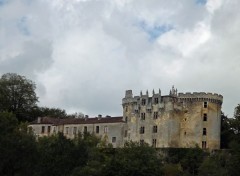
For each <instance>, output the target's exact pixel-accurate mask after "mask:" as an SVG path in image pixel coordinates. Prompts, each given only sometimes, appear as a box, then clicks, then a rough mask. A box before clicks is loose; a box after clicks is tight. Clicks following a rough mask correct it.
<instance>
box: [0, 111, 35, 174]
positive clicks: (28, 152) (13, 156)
mask: <svg viewBox="0 0 240 176" xmlns="http://www.w3.org/2000/svg"><path fill="white" fill-rule="evenodd" d="M0 129H1V130H0V151H1V152H0V161H1V162H0V175H5V176H8V175H9V176H12V175H33V174H34V171H35V169H34V167H35V163H36V162H37V146H36V141H35V137H34V136H33V135H32V133H30V132H29V130H28V128H27V124H23V123H22V124H18V121H17V119H16V118H15V116H14V115H13V114H12V113H7V112H4V113H0Z"/></svg>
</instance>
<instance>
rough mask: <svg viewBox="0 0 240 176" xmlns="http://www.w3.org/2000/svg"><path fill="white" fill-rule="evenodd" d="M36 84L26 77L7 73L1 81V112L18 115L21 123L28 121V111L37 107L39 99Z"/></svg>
mask: <svg viewBox="0 0 240 176" xmlns="http://www.w3.org/2000/svg"><path fill="white" fill-rule="evenodd" d="M35 89H36V86H35V83H33V82H32V81H31V80H29V79H27V78H26V77H24V76H20V75H17V74H15V73H6V74H4V75H2V77H1V79H0V111H1V112H3V111H8V112H12V113H14V114H16V117H17V119H18V120H20V121H25V120H28V119H27V117H28V116H27V113H26V112H27V111H29V110H30V109H31V108H32V107H33V106H35V105H36V102H37V101H38V98H37V96H36V93H35Z"/></svg>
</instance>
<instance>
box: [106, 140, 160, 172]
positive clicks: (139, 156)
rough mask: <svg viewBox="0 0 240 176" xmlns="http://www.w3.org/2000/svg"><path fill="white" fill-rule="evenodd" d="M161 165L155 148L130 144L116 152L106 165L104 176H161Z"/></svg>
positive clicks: (134, 143)
mask: <svg viewBox="0 0 240 176" xmlns="http://www.w3.org/2000/svg"><path fill="white" fill-rule="evenodd" d="M161 165H162V164H161V160H160V159H159V158H158V155H157V152H156V150H155V149H154V148H152V147H149V146H148V145H147V144H144V145H139V143H136V142H128V143H126V144H125V146H124V147H123V148H117V149H116V150H115V153H114V154H113V156H112V158H111V159H110V160H109V161H108V163H106V167H105V169H104V172H103V175H107V176H108V175H109V176H112V175H115V176H122V175H129V176H135V175H138V176H145V175H149V176H155V175H161V173H162V172H161Z"/></svg>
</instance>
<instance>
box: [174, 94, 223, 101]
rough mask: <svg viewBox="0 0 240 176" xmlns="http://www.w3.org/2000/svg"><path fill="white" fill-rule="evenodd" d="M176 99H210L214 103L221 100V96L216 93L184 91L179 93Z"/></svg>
mask: <svg viewBox="0 0 240 176" xmlns="http://www.w3.org/2000/svg"><path fill="white" fill-rule="evenodd" d="M178 99H179V100H180V101H210V102H214V103H220V104H222V102H223V96H222V95H220V94H216V93H206V92H193V93H191V92H186V93H179V94H178Z"/></svg>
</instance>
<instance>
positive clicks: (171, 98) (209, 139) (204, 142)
mask: <svg viewBox="0 0 240 176" xmlns="http://www.w3.org/2000/svg"><path fill="white" fill-rule="evenodd" d="M156 98H158V101H157V102H156V101H155V99H156ZM222 99H223V98H222V96H221V95H218V94H211V93H192V94H191V93H186V94H183V93H179V94H177V90H176V89H174V88H173V89H172V90H171V91H170V94H169V95H168V96H161V91H159V92H158V93H154V92H153V94H152V96H149V93H148V92H146V94H145V95H143V94H142V93H140V96H133V95H132V91H131V90H128V91H126V94H125V97H124V98H123V100H122V106H123V118H124V119H128V120H127V128H128V140H133V141H139V142H142V141H143V140H144V142H146V143H148V144H150V145H153V146H156V147H160V148H162V147H176V148H178V147H186V148H188V147H195V146H196V145H197V146H199V147H201V148H208V149H219V148H220V127H221V104H222ZM143 102H145V103H143ZM204 104H207V106H206V107H204ZM142 113H145V119H144V120H143V119H142ZM154 113H157V114H158V116H157V118H154ZM204 114H205V115H204ZM204 116H207V117H206V119H204ZM205 120H206V121H205ZM154 126H157V132H156V131H155V132H153V127H154ZM141 127H144V133H143V134H141ZM203 131H206V134H205V132H204V133H203ZM129 136H130V137H129Z"/></svg>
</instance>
